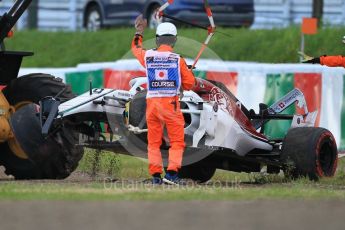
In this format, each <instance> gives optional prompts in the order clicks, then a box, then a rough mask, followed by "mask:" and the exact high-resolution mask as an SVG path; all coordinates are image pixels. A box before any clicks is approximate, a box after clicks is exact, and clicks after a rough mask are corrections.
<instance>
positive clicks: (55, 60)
mask: <svg viewBox="0 0 345 230" xmlns="http://www.w3.org/2000/svg"><path fill="white" fill-rule="evenodd" d="M219 30H221V31H223V32H225V33H227V34H230V35H231V37H230V38H229V37H226V36H223V35H222V34H220V33H218V34H216V35H215V36H214V38H213V40H212V41H211V42H210V46H209V47H210V48H211V49H212V50H213V51H214V52H215V53H216V54H217V55H218V56H219V57H220V58H221V59H223V60H231V61H249V62H250V61H253V62H266V63H288V62H289V63H296V62H298V56H297V51H298V50H299V46H300V29H299V27H291V28H287V29H273V30H248V29H230V28H219ZM133 34H134V29H132V28H117V29H109V30H104V31H99V32H39V31H23V32H17V33H15V36H14V37H13V38H12V39H10V40H8V41H7V43H6V45H7V49H8V50H20V51H33V52H35V56H33V57H28V58H25V61H24V66H25V67H71V66H75V65H77V64H79V63H88V62H107V61H114V60H118V59H121V58H122V57H123V56H124V55H125V54H127V53H130V46H131V41H132V38H133ZM344 35H345V28H342V27H340V28H330V27H325V28H323V29H322V30H320V31H319V33H318V34H317V35H315V36H308V35H307V36H306V50H305V51H306V53H308V54H310V55H311V56H320V55H323V54H329V55H331V54H333V55H334V54H344V53H345V46H344V45H342V43H341V40H342V36H344ZM179 37H180V38H182V37H184V38H189V39H192V40H195V41H198V42H203V41H204V39H205V37H206V33H205V31H202V30H199V29H191V28H183V29H180V30H179ZM152 38H154V31H152V30H148V31H146V32H145V39H144V40H150V39H152ZM179 42H180V43H179ZM183 42H185V40H184V39H180V40H178V43H177V45H176V47H177V48H178V47H179V46H180V47H183V44H181V43H183ZM150 44H151V45H152V44H153V45H154V42H151V43H150ZM199 45H200V44H199ZM192 46H193V47H190V52H189V53H192V54H190V56H196V53H197V51H198V50H199V47H194V46H198V44H197V45H195V44H193V45H192ZM148 48H151V47H148ZM128 57H131V55H129V56H128Z"/></svg>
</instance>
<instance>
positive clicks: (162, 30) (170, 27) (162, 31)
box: [156, 22, 177, 36]
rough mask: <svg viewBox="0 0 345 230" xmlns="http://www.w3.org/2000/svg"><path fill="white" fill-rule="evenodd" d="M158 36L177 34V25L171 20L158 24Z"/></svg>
mask: <svg viewBox="0 0 345 230" xmlns="http://www.w3.org/2000/svg"><path fill="white" fill-rule="evenodd" d="M156 35H157V36H163V35H172V36H176V35H177V29H176V26H175V25H174V24H172V23H170V22H163V23H161V24H159V25H158V27H157V30H156Z"/></svg>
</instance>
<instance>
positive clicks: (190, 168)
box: [178, 157, 216, 183]
mask: <svg viewBox="0 0 345 230" xmlns="http://www.w3.org/2000/svg"><path fill="white" fill-rule="evenodd" d="M208 159H209V157H206V158H204V159H203V160H201V161H199V162H196V163H194V164H191V165H186V166H182V168H181V169H180V171H179V172H178V174H179V177H180V178H187V179H192V180H194V181H197V182H199V183H204V182H207V181H208V180H210V179H211V178H212V177H213V176H214V174H215V172H216V167H215V166H214V165H212V163H211V162H210V161H209V160H208Z"/></svg>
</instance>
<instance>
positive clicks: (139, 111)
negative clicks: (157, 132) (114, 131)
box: [128, 90, 147, 143]
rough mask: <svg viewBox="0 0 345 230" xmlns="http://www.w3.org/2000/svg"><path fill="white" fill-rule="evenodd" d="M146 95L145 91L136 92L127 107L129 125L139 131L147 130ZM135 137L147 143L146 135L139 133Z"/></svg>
mask: <svg viewBox="0 0 345 230" xmlns="http://www.w3.org/2000/svg"><path fill="white" fill-rule="evenodd" d="M146 94H147V91H146V90H143V91H140V92H138V93H137V94H135V95H134V97H133V99H132V100H131V102H130V105H129V120H128V121H129V124H130V125H132V126H134V127H139V128H140V129H147V122H146ZM136 136H138V137H139V138H140V140H142V141H143V142H144V143H147V133H141V134H138V135H136Z"/></svg>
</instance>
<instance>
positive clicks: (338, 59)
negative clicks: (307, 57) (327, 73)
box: [320, 55, 345, 68]
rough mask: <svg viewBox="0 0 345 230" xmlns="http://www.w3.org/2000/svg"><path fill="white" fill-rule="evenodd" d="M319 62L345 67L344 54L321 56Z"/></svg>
mask: <svg viewBox="0 0 345 230" xmlns="http://www.w3.org/2000/svg"><path fill="white" fill-rule="evenodd" d="M320 64H321V65H326V66H329V67H344V68H345V57H344V56H340V55H339V56H321V57H320Z"/></svg>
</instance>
